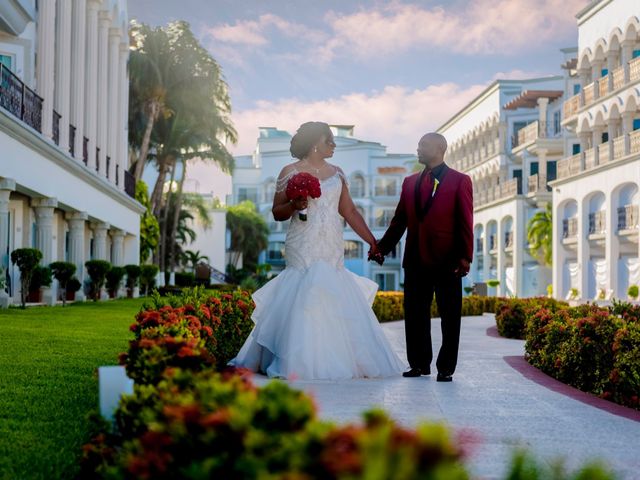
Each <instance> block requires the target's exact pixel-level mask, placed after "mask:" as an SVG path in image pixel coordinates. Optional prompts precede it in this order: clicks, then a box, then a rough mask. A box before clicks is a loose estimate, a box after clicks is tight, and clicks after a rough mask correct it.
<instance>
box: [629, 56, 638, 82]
mask: <svg viewBox="0 0 640 480" xmlns="http://www.w3.org/2000/svg"><path fill="white" fill-rule="evenodd" d="M638 80H640V57H636V58H634V59H632V60H630V61H629V82H636V81H638Z"/></svg>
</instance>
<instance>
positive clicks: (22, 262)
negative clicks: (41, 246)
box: [11, 248, 42, 308]
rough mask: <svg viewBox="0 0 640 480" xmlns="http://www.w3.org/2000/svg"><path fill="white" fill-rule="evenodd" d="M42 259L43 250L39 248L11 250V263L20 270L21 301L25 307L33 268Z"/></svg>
mask: <svg viewBox="0 0 640 480" xmlns="http://www.w3.org/2000/svg"><path fill="white" fill-rule="evenodd" d="M40 260H42V252H41V251H40V250H38V249H37V248H18V249H16V250H14V251H13V252H11V263H13V264H14V265H16V266H17V267H18V269H19V270H20V301H21V303H22V308H25V304H26V301H27V294H28V293H29V285H30V284H31V276H32V275H33V270H34V269H35V268H36V267H37V266H38V263H39V262H40Z"/></svg>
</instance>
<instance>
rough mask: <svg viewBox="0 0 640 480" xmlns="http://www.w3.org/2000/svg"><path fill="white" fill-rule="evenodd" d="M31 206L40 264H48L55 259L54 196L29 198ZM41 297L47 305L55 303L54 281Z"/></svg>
mask: <svg viewBox="0 0 640 480" xmlns="http://www.w3.org/2000/svg"><path fill="white" fill-rule="evenodd" d="M31 206H32V207H33V208H34V209H35V212H36V248H37V249H38V250H40V251H41V252H42V260H41V261H40V264H41V265H45V266H48V265H49V264H50V263H51V262H53V261H54V260H55V257H54V250H55V248H54V247H55V246H54V241H53V213H54V210H55V208H56V207H57V206H58V200H56V199H55V198H37V199H33V200H31ZM42 299H43V301H44V303H46V304H47V305H55V304H56V302H57V300H58V289H57V286H56V282H53V283H52V284H51V287H49V288H44V289H43V292H42Z"/></svg>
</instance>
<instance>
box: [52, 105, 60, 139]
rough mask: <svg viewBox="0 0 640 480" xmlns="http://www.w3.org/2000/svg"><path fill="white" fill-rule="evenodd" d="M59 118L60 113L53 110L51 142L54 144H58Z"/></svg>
mask: <svg viewBox="0 0 640 480" xmlns="http://www.w3.org/2000/svg"><path fill="white" fill-rule="evenodd" d="M60 118H62V117H61V116H60V114H59V113H58V112H56V111H55V110H54V111H53V124H52V131H53V133H52V135H51V139H52V140H53V143H55V144H56V145H60Z"/></svg>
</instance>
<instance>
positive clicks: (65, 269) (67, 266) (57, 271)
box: [49, 262, 79, 306]
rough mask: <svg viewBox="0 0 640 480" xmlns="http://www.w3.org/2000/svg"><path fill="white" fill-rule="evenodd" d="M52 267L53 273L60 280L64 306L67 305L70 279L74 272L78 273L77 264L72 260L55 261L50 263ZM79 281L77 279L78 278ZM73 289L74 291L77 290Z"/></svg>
mask: <svg viewBox="0 0 640 480" xmlns="http://www.w3.org/2000/svg"><path fill="white" fill-rule="evenodd" d="M49 267H50V268H51V272H52V273H53V276H54V278H55V279H56V280H57V281H58V284H59V285H60V290H61V292H60V296H61V297H62V306H65V305H66V303H67V287H68V284H69V281H70V280H71V278H72V277H73V274H74V273H76V266H75V264H73V263H71V262H53V263H52V264H50V265H49ZM76 281H77V279H76ZM78 283H79V282H78ZM77 290H78V289H76V290H73V291H74V292H75V291H77Z"/></svg>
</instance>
